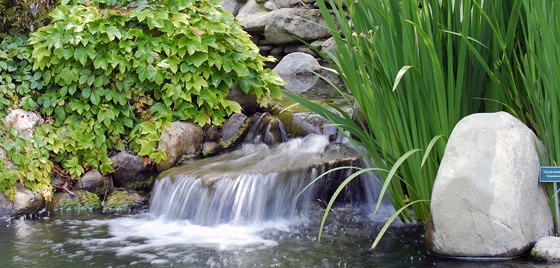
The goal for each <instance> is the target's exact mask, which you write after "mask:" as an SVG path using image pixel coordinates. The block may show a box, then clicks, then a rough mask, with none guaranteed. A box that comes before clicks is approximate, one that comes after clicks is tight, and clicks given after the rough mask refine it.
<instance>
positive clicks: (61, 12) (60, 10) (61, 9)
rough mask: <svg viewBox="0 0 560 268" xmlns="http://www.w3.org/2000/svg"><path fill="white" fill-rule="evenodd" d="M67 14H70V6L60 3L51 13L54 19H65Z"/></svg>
mask: <svg viewBox="0 0 560 268" xmlns="http://www.w3.org/2000/svg"><path fill="white" fill-rule="evenodd" d="M66 14H68V7H66V6H65V5H59V6H58V7H57V8H55V9H53V11H51V13H49V15H50V16H51V18H52V20H53V21H57V20H63V19H65V18H66V16H67V15H66Z"/></svg>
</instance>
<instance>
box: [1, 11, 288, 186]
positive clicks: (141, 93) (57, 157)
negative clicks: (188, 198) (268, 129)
mask: <svg viewBox="0 0 560 268" xmlns="http://www.w3.org/2000/svg"><path fill="white" fill-rule="evenodd" d="M61 2H62V5H59V6H57V7H56V8H55V9H53V10H52V12H51V13H50V19H51V23H50V24H48V25H47V26H45V27H42V28H40V29H39V30H37V31H36V32H33V33H32V34H31V35H30V38H29V44H30V46H31V47H27V43H26V42H24V41H25V40H24V39H22V40H23V41H21V42H20V43H18V44H17V45H12V46H13V47H10V48H9V49H8V48H3V47H2V46H0V71H1V74H2V76H1V78H2V80H0V91H1V92H0V93H2V95H1V96H0V115H2V117H3V116H4V115H5V113H6V112H7V111H8V110H9V109H11V108H13V107H24V108H26V109H30V110H32V109H36V110H37V111H39V112H40V114H41V115H42V116H43V117H44V118H45V119H46V123H45V124H43V125H42V126H41V127H39V128H38V129H37V131H36V132H35V135H34V137H36V138H33V139H31V140H21V139H20V138H18V137H16V136H14V135H13V134H14V133H12V132H11V131H10V128H9V127H8V125H7V124H6V122H2V123H1V124H0V126H1V127H2V132H1V134H2V137H3V138H0V139H1V140H2V141H3V142H4V141H6V140H11V141H14V142H15V144H17V146H11V147H10V146H6V145H3V146H0V147H2V148H4V152H5V154H6V159H4V161H3V163H1V164H2V166H0V169H1V170H2V172H4V173H2V174H0V181H1V182H0V183H1V186H0V187H2V189H7V190H8V189H11V187H13V185H14V183H15V182H14V179H13V178H16V179H15V181H16V182H17V181H18V180H20V181H21V182H23V183H24V185H26V187H28V188H31V189H38V188H40V187H43V186H44V185H46V183H45V182H46V180H43V178H45V176H42V175H44V174H46V173H49V172H50V170H51V168H52V163H51V162H50V161H49V159H51V160H53V161H54V162H56V163H59V164H60V165H61V166H62V167H63V168H64V170H65V171H66V172H68V173H69V174H70V175H71V177H73V178H79V177H80V176H81V175H82V174H83V173H84V172H85V171H87V170H88V169H91V168H96V169H99V170H100V172H101V173H109V172H112V161H111V159H110V158H109V154H110V152H112V151H122V150H126V149H132V150H134V151H136V152H137V153H138V154H139V155H141V156H145V157H147V158H149V159H151V160H153V161H156V162H158V161H161V160H163V159H164V158H165V154H164V152H162V151H159V150H157V144H158V142H159V137H160V132H161V129H162V128H163V127H164V126H166V125H167V124H169V123H170V122H172V121H174V120H188V121H193V122H196V123H198V124H200V125H205V124H216V125H220V124H222V123H223V122H224V120H225V118H226V117H227V116H229V115H231V114H232V113H234V112H240V110H241V107H240V105H239V104H238V103H236V102H233V101H229V100H227V99H226V96H227V94H228V91H229V89H230V88H231V87H232V86H233V85H234V84H235V83H237V84H238V85H239V87H240V88H241V89H242V90H243V91H244V92H246V93H248V94H251V95H255V96H256V97H257V98H258V99H259V100H264V99H266V98H271V97H272V98H279V97H280V96H281V93H280V85H281V84H282V83H283V81H282V80H281V79H280V78H279V77H278V76H277V75H276V74H274V73H273V72H272V71H271V70H269V69H265V68H264V62H266V61H270V60H272V58H265V57H263V56H261V55H260V54H259V53H258V49H257V47H256V46H255V45H254V44H253V43H252V42H251V41H250V37H249V35H248V34H247V33H246V32H244V31H243V29H242V28H241V26H240V25H239V24H237V23H236V22H235V21H234V19H233V17H232V16H231V14H229V13H227V12H224V11H222V10H221V8H220V7H219V2H216V1H206V0H183V1H181V0H175V1H112V0H105V1H94V2H88V1H68V0H66V1H61ZM117 4H118V5H119V6H117ZM125 4H126V5H125ZM12 49H16V50H17V51H18V52H17V53H16V52H13V51H12ZM19 53H21V55H22V56H21V57H23V58H22V59H21V61H14V62H11V61H10V58H13V55H20V54H19ZM26 53H27V54H26ZM24 58H25V59H24ZM28 58H29V60H27V59H28ZM14 72H17V73H21V72H23V73H21V74H19V76H20V77H22V79H20V80H21V81H18V82H17V83H11V82H10V81H13V80H14V79H17V78H15V77H17V75H15V74H14ZM10 79H11V80H10ZM14 89H17V90H15V91H14ZM24 141H25V142H24ZM24 143H25V145H27V147H26V146H24ZM38 143H40V144H38ZM6 147H8V148H6ZM24 147H25V148H27V149H25V148H24ZM33 148H38V149H33ZM28 149H29V150H36V151H37V152H35V153H36V157H35V158H34V159H36V160H37V161H38V162H37V163H43V164H44V166H43V167H41V166H34V165H32V166H30V169H29V170H26V171H28V172H31V171H33V169H35V168H36V169H37V170H39V171H37V172H40V173H41V174H42V175H41V176H39V174H35V175H33V176H34V177H40V178H41V179H36V180H31V179H29V181H33V182H34V183H28V184H26V183H25V179H20V178H22V177H23V173H18V174H19V175H17V176H13V177H10V176H11V175H7V173H6V172H20V171H21V172H24V171H22V170H21V169H15V170H17V171H15V170H14V169H8V168H6V166H7V165H8V163H13V164H15V166H18V167H19V166H20V165H19V164H18V163H19V159H18V158H19V157H20V156H21V155H24V154H28V153H30V152H28V151H25V150H28ZM26 158H27V157H26ZM0 162H1V161H0ZM45 163H46V164H45ZM47 177H48V176H47ZM2 189H0V190H2ZM45 189H46V190H48V189H47V188H45ZM46 190H45V191H46ZM10 191H11V190H10ZM10 193H12V192H8V195H10Z"/></svg>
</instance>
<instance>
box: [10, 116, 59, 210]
mask: <svg viewBox="0 0 560 268" xmlns="http://www.w3.org/2000/svg"><path fill="white" fill-rule="evenodd" d="M0 144H1V148H0V192H3V191H4V190H5V191H6V192H5V194H6V196H8V197H9V198H10V200H12V201H14V200H15V191H14V186H15V185H16V184H17V183H21V184H23V185H24V186H25V188H28V189H30V190H32V191H34V192H35V191H40V192H41V193H42V194H43V197H44V198H45V200H47V201H50V200H51V198H52V193H51V192H52V189H51V188H52V187H51V169H52V165H53V164H52V162H51V161H50V160H49V151H48V150H47V149H46V148H45V143H44V141H42V139H41V138H40V137H31V138H30V139H29V140H26V139H24V138H23V137H21V136H20V135H19V134H18V133H17V131H16V130H15V129H14V128H11V127H10V122H5V120H4V119H3V118H2V119H0ZM8 159H9V161H8Z"/></svg>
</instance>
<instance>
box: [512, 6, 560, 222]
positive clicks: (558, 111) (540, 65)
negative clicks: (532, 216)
mask: <svg viewBox="0 0 560 268" xmlns="http://www.w3.org/2000/svg"><path fill="white" fill-rule="evenodd" d="M523 11H524V14H526V17H525V18H524V19H523V20H522V25H523V31H522V33H523V41H524V43H525V46H524V48H525V50H524V51H520V52H519V53H518V55H517V56H518V58H517V59H518V61H517V65H518V66H519V67H518V69H514V70H513V71H512V72H510V73H511V75H512V76H515V77H520V78H521V81H520V82H519V84H518V89H519V90H520V92H519V95H521V96H526V98H524V99H526V101H527V103H526V104H528V105H525V106H523V108H524V109H525V113H523V114H524V115H525V116H526V117H527V118H528V120H527V121H528V122H529V123H530V125H531V126H532V127H533V129H534V130H535V132H536V134H537V136H538V137H539V139H540V140H541V141H542V142H543V143H544V146H545V149H546V152H547V157H546V159H542V160H541V162H542V165H554V166H557V165H558V162H559V158H560V92H559V91H558V89H559V88H560V80H559V77H560V57H559V55H560V21H559V17H558V16H559V15H560V2H558V1H551V0H547V1H539V2H535V1H527V2H524V3H523ZM515 71H519V73H516V72H515ZM522 112H523V111H522ZM548 186H549V187H548V188H549V189H548V190H549V191H548V192H549V195H550V196H553V195H555V194H557V193H554V190H553V189H552V188H553V187H551V184H550V183H549V184H548ZM550 200H551V201H550V205H551V207H553V208H554V206H555V204H554V198H550ZM553 211H555V210H553ZM555 216H556V220H557V222H558V218H559V215H555Z"/></svg>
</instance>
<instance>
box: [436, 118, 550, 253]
mask: <svg viewBox="0 0 560 268" xmlns="http://www.w3.org/2000/svg"><path fill="white" fill-rule="evenodd" d="M535 142H538V140H537V138H536V136H535V135H534V134H533V132H532V131H531V130H530V129H529V128H528V127H526V126H525V125H523V123H521V122H520V121H519V120H517V119H516V118H514V117H513V116H511V115H509V114H507V113H505V112H499V113H491V114H474V115H470V116H467V117H465V118H463V119H462V120H461V121H460V122H459V123H458V124H457V126H456V127H455V129H454V130H453V133H452V134H451V136H450V138H449V141H448V143H447V147H446V148H445V154H444V156H443V159H442V162H441V165H440V168H439V170H438V174H437V177H436V181H435V183H434V187H433V193H432V199H431V209H430V211H431V212H430V213H431V215H430V218H431V220H430V221H429V223H428V224H427V226H426V244H427V247H428V250H429V251H431V252H433V253H436V254H439V255H445V256H465V257H516V256H520V255H522V254H524V253H526V252H527V251H528V250H529V249H530V248H531V246H532V245H533V244H534V243H535V242H536V241H537V240H538V239H540V238H541V237H544V236H549V235H551V234H552V233H553V232H554V226H553V219H552V213H551V210H550V207H549V205H548V201H547V195H546V193H545V190H544V187H543V185H541V184H540V183H539V181H538V174H539V157H538V153H537V150H536V149H535Z"/></svg>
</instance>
